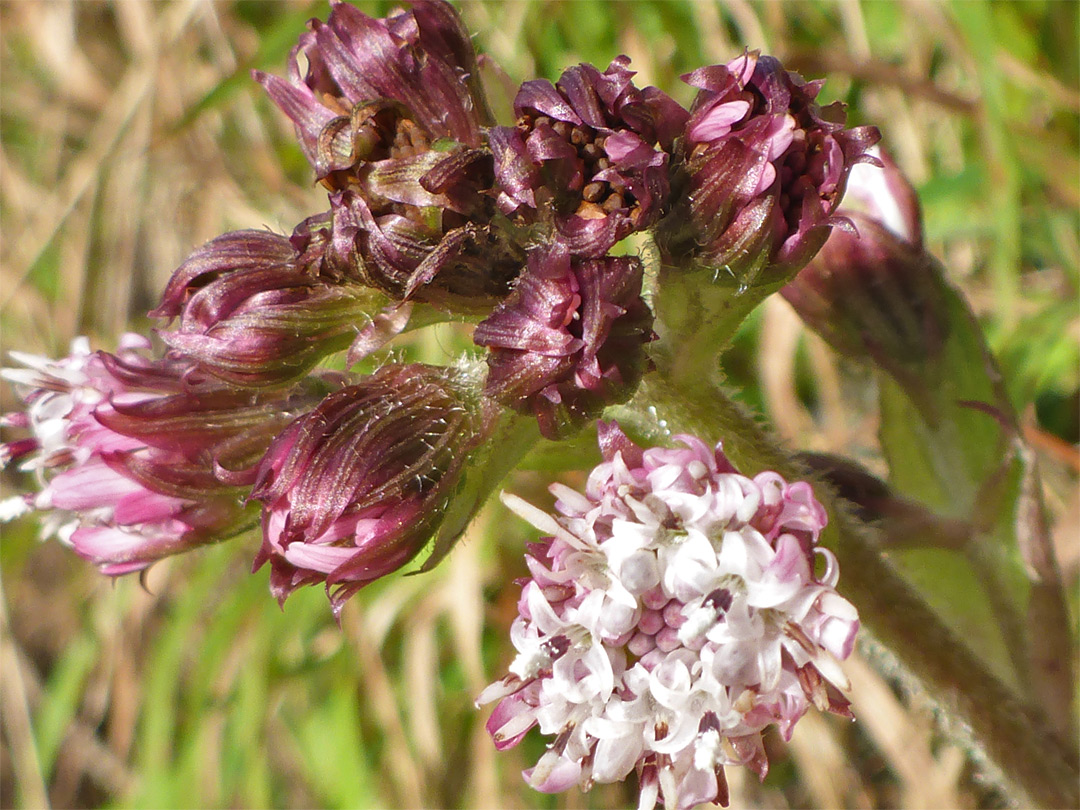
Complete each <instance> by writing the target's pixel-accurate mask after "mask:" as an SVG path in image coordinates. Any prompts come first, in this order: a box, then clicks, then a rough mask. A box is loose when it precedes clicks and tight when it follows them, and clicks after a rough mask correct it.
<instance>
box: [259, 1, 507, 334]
mask: <svg viewBox="0 0 1080 810" xmlns="http://www.w3.org/2000/svg"><path fill="white" fill-rule="evenodd" d="M300 56H303V57H304V58H305V59H306V61H307V69H306V73H305V74H304V75H303V76H301V74H300V67H299V62H298V58H299V57H300ZM256 78H257V79H258V81H260V82H261V83H262V84H263V86H264V87H265V88H266V89H267V91H268V92H269V93H270V96H271V97H272V98H273V99H274V101H275V102H276V103H277V104H278V105H279V106H280V107H281V108H282V109H283V110H284V111H285V113H286V114H287V115H288V116H289V117H290V118H292V119H293V121H294V122H295V123H296V128H297V133H298V135H299V136H300V140H301V144H302V146H303V148H304V150H305V153H306V154H307V156H308V159H309V160H310V161H311V163H312V165H313V166H314V167H315V170H316V174H317V176H318V178H319V180H320V181H321V182H322V183H323V185H325V186H326V187H327V188H328V189H329V190H330V191H331V192H332V194H331V198H330V199H331V205H332V209H333V215H334V227H333V234H334V236H333V253H334V255H335V257H336V261H337V263H339V264H340V265H341V266H343V267H346V268H348V269H349V272H350V273H351V274H352V275H354V276H356V277H358V278H360V279H361V280H362V281H363V282H364V283H365V284H367V285H369V286H371V287H374V288H375V289H378V290H380V291H382V292H383V293H385V294H387V295H389V296H390V297H391V298H393V299H395V300H397V301H405V300H416V301H420V302H424V303H430V304H433V305H435V306H437V307H439V308H441V309H444V310H450V311H453V312H465V313H485V314H486V313H487V312H488V311H490V309H491V307H492V306H493V305H494V304H495V303H496V302H497V301H498V300H500V299H501V298H502V297H504V296H505V295H506V293H507V291H508V285H509V283H510V282H511V281H512V280H513V274H514V273H515V272H516V270H517V269H518V268H519V267H520V266H521V262H522V261H523V258H524V256H523V254H522V252H521V251H520V250H519V249H517V248H516V247H515V246H514V245H512V244H511V242H510V240H509V239H508V238H506V237H505V236H503V235H502V234H501V233H499V232H498V231H496V230H495V229H494V228H493V227H492V225H491V218H492V215H493V214H494V213H495V202H494V196H493V194H492V192H491V188H492V184H493V182H494V169H493V166H492V157H491V153H490V151H489V150H487V149H486V148H484V146H485V143H484V135H483V131H482V127H486V126H487V125H489V124H491V123H492V121H491V117H490V113H489V112H488V109H487V103H486V101H485V99H484V96H483V93H482V91H481V89H480V83H479V76H478V73H477V66H476V56H475V54H474V52H473V48H472V43H471V40H470V39H469V36H468V33H467V31H466V30H465V28H464V26H463V24H462V22H461V20H460V19H459V18H458V16H457V12H455V11H454V9H453V7H452V6H450V5H449V4H448V3H445V2H441V0H426V1H425V2H419V3H416V4H415V5H414V6H413V7H412V8H411V9H410V10H408V11H404V12H400V13H397V14H394V15H392V16H390V17H387V18H386V19H381V20H379V19H373V18H371V17H368V16H367V15H365V14H363V13H361V12H360V11H358V10H357V9H355V8H353V7H352V6H349V5H347V4H345V3H338V4H335V5H334V7H333V10H332V11H331V14H330V18H329V20H328V21H327V22H326V23H322V22H319V21H318V20H313V21H312V22H311V31H309V32H308V33H307V34H305V35H303V36H302V37H301V39H300V43H299V44H298V45H297V47H296V49H295V50H294V51H293V54H292V57H291V59H290V65H289V81H285V80H283V79H279V78H277V77H274V76H268V75H265V74H262V73H256Z"/></svg>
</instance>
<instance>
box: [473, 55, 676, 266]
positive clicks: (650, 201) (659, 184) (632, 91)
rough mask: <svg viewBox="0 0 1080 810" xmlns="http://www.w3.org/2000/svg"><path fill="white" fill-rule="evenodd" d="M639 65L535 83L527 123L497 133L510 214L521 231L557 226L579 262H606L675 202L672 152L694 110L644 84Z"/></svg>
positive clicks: (575, 71) (574, 72) (521, 109)
mask: <svg viewBox="0 0 1080 810" xmlns="http://www.w3.org/2000/svg"><path fill="white" fill-rule="evenodd" d="M629 63H630V60H629V59H628V58H627V57H625V56H620V57H619V58H618V59H616V60H615V61H614V62H612V63H611V65H610V66H609V67H608V69H607V70H606V71H604V72H603V73H601V72H600V71H599V70H597V69H596V68H595V67H593V66H592V65H588V64H583V65H578V66H576V67H572V68H569V69H568V70H566V71H565V72H564V73H563V74H562V77H561V78H560V79H559V81H558V82H557V83H556V84H555V85H552V84H551V82H549V81H547V80H545V79H536V80H533V81H529V82H525V84H523V85H522V86H521V90H520V91H519V92H518V95H517V98H516V99H515V101H514V112H515V114H516V115H517V117H518V121H517V126H516V127H496V128H494V129H492V130H491V133H490V136H489V139H490V144H491V150H492V153H493V154H494V156H495V177H496V180H497V181H498V186H499V189H500V192H499V198H498V202H499V207H500V209H501V210H502V211H503V213H505V214H508V215H512V216H514V217H515V218H516V219H517V220H518V221H519V222H520V223H521V224H526V225H527V224H532V223H534V222H549V223H550V224H552V225H553V226H554V229H555V232H556V234H557V238H558V239H559V241H561V242H563V244H565V245H566V247H567V249H568V250H569V251H570V252H571V253H573V254H574V255H579V256H593V257H599V256H603V255H604V254H606V253H607V252H608V250H610V249H611V246H612V245H614V244H615V243H616V242H617V241H619V240H620V239H622V238H624V237H625V236H627V235H629V234H630V233H632V232H634V231H638V230H643V229H645V228H648V227H650V226H651V225H652V224H653V223H654V222H656V220H657V219H658V218H659V217H660V215H661V213H662V212H663V209H664V207H665V206H666V204H667V200H668V193H669V188H668V155H667V152H666V151H665V150H669V149H670V148H671V144H672V140H673V138H674V135H675V134H676V133H677V132H678V131H679V129H680V128H681V126H682V124H683V123H684V122H685V121H686V118H687V113H686V111H685V110H683V109H682V108H681V107H680V106H679V105H678V104H676V103H675V102H674V101H673V100H672V99H670V98H669V97H668V96H666V95H664V93H662V92H660V91H659V90H657V89H656V88H655V87H648V88H645V90H639V89H638V88H637V87H635V86H634V84H633V82H632V81H631V79H632V77H633V75H634V72H633V71H631V70H630V69H629V68H628V67H627V66H628V65H629Z"/></svg>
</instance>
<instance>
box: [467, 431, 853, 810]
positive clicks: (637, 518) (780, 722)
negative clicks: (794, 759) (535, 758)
mask: <svg viewBox="0 0 1080 810" xmlns="http://www.w3.org/2000/svg"><path fill="white" fill-rule="evenodd" d="M600 432H601V446H602V448H603V450H604V459H605V460H604V462H603V463H602V464H600V465H599V466H598V467H597V468H596V469H595V470H593V472H592V473H591V475H590V476H589V479H588V483H587V485H586V489H585V493H584V494H581V493H579V492H576V491H574V490H571V489H569V488H568V487H566V486H563V485H559V484H556V485H553V486H552V488H551V490H552V492H553V494H554V495H555V496H556V498H557V499H558V500H557V501H556V505H555V506H556V509H557V510H558V512H559V516H558V517H553V516H550V515H548V514H546V513H544V512H541V511H540V510H538V509H536V508H535V507H532V506H530V505H529V504H527V503H525V502H524V501H521V500H520V499H517V498H515V497H513V496H505V497H504V502H505V503H506V504H507V505H508V506H509V507H510V508H511V509H513V510H514V511H515V512H517V513H518V514H519V515H521V516H522V517H523V518H525V519H526V520H528V521H529V522H531V523H532V524H533V525H535V526H536V527H537V528H539V529H540V530H541V531H544V532H547V533H550V535H551V536H549V537H545V538H543V539H542V540H541V541H540V542H539V543H536V544H534V545H533V546H532V547H531V548H530V552H529V556H528V558H527V561H528V566H529V573H530V577H529V579H528V580H527V581H526V583H525V585H524V588H523V589H522V593H521V599H520V601H519V603H518V610H519V613H520V615H519V617H518V618H517V619H516V620H515V621H514V624H513V627H512V628H511V638H512V641H513V643H514V647H515V648H516V650H517V651H518V654H517V657H516V658H515V659H514V660H513V662H512V663H511V664H510V674H509V675H507V676H506V677H505V678H503V679H502V680H501V681H497V682H496V683H494V684H492V685H491V686H489V687H488V688H487V689H486V690H485V691H484V692H483V694H481V695H480V697H479V699H478V703H490V702H493V701H499V703H498V705H497V707H496V708H495V710H494V712H493V713H492V715H491V718H490V719H489V721H488V724H487V727H488V730H489V731H490V733H491V735H492V737H493V738H494V740H495V744H496V746H497V747H498V748H500V749H504V748H507V747H509V746H513V745H516V744H517V743H518V742H519V741H520V740H521V739H522V738H523V737H524V736H525V734H526V733H527V732H528V731H529V729H531V728H532V727H533V726H537V727H539V729H540V731H541V732H542V733H544V734H547V735H552V736H554V740H553V742H552V743H551V744H550V745H549V747H548V750H547V752H546V753H545V754H544V755H543V756H542V757H541V758H540V761H539V762H538V763H537V764H536V766H535V767H534V768H532V769H530V770H528V771H526V772H525V777H526V779H527V780H528V782H529V784H530V785H532V786H533V787H534V788H536V789H538V790H541V791H545V792H557V791H562V790H565V789H567V788H568V787H570V786H572V785H575V784H577V785H580V786H581V787H582V788H583V789H586V790H587V789H588V788H589V787H590V786H591V785H592V784H594V783H606V782H616V781H621V780H623V779H625V778H626V777H627V776H628V775H629V774H630V772H631V771H634V770H636V771H637V774H638V779H639V784H640V790H641V801H640V806H641V807H645V808H651V807H653V806H654V805H655V803H656V801H657V800H658V798H662V800H663V803H664V805H665V806H666V807H668V808H675V807H677V808H680V809H681V810H685V809H686V808H690V807H693V806H695V805H697V804H699V803H703V802H713V801H719V802H721V803H726V797H727V788H726V781H725V777H724V766H726V765H739V764H742V765H747V766H749V767H750V768H752V769H753V770H754V771H756V772H757V773H758V774H759V775H760V776H761V777H762V778H764V775H765V772H766V770H767V768H768V761H767V759H766V755H765V750H764V748H763V746H762V742H761V731H762V730H763V729H764V728H765V727H766V726H769V725H772V724H775V725H777V726H778V727H779V730H780V732H781V734H782V735H784V737H785V738H787V737H789V736H790V734H791V731H792V728H793V726H794V724H795V723H796V721H798V719H799V718H800V717H802V715H803V714H805V713H806V711H807V709H808V708H809V706H810V705H814V706H816V707H817V708H819V709H822V710H828V711H832V712H835V713H838V714H843V715H848V710H847V706H848V703H847V701H846V700H845V699H844V697H843V695H842V690H844V689H845V688H846V687H847V681H846V679H845V677H844V674H843V672H842V671H841V669H840V667H839V666H838V663H837V662H838V660H840V659H844V658H846V657H847V656H848V655H850V653H851V651H852V647H853V644H854V638H855V633H856V631H857V630H858V626H859V622H858V617H857V614H856V612H855V609H854V608H853V607H852V605H851V604H850V603H849V602H847V601H846V600H845V599H844V598H843V597H841V596H840V595H839V594H837V592H836V582H837V574H838V572H837V566H836V559H835V557H834V556H833V555H832V553H831V552H830V551H828V550H827V549H825V548H823V547H821V546H819V545H817V540H818V535H819V533H820V532H821V529H822V528H823V527H824V525H825V522H826V516H825V512H824V509H823V508H822V506H821V504H819V503H818V502H817V501H816V500H815V498H814V495H813V492H812V491H811V489H810V486H809V485H808V484H806V483H803V482H796V483H788V482H787V481H785V480H784V479H783V478H781V477H780V476H779V475H778V474H776V473H773V472H764V473H760V474H759V475H757V476H755V477H753V478H749V477H747V476H744V475H741V474H740V473H738V472H737V471H736V470H735V469H734V468H733V467H732V466H731V464H730V463H729V462H728V460H727V459H726V457H725V456H724V454H723V453H722V452H721V450H720V448H719V446H718V447H717V448H716V449H715V450H713V449H711V448H709V447H708V446H707V445H705V444H704V443H703V442H702V441H701V440H699V439H697V438H695V437H693V436H679V437H676V438H677V439H678V440H679V441H680V442H681V443H682V445H683V446H682V447H678V448H674V449H664V448H650V449H648V450H644V451H643V450H642V449H641V448H640V447H638V446H636V445H635V444H633V443H632V442H630V441H629V440H628V439H627V438H626V436H625V435H623V433H622V432H621V430H620V429H619V428H618V426H617V425H614V424H610V425H601V431H600ZM818 563H820V565H819V564H818ZM819 568H820V569H821V570H820V571H819V570H818V569H819Z"/></svg>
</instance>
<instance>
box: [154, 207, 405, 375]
mask: <svg viewBox="0 0 1080 810" xmlns="http://www.w3.org/2000/svg"><path fill="white" fill-rule="evenodd" d="M318 225H324V226H323V227H322V228H315V229H313V226H318ZM329 240H330V229H329V223H328V222H327V223H325V224H324V223H322V222H320V221H319V220H316V221H314V222H312V221H310V220H309V221H308V222H305V223H303V224H302V225H301V226H300V227H299V228H297V231H296V232H295V233H294V235H293V237H292V239H289V238H286V237H284V236H279V235H277V234H274V233H270V232H269V231H236V232H233V233H227V234H225V235H223V236H219V237H217V238H216V239H213V240H211V241H210V242H208V243H207V244H206V245H204V246H203V247H201V248H199V249H198V250H196V251H195V252H194V253H193V254H192V255H191V256H190V257H189V258H188V259H187V261H185V262H184V263H183V264H182V265H181V266H180V267H179V268H178V269H177V270H176V272H174V273H173V276H172V278H171V279H170V280H169V284H168V286H167V287H166V289H165V293H164V295H163V296H162V302H161V305H160V306H159V307H158V308H157V309H156V310H154V311H153V312H152V313H151V315H153V316H156V317H162V318H178V319H179V322H178V323H177V324H176V326H175V328H174V329H172V330H171V331H162V332H161V338H162V340H164V341H165V343H166V344H168V345H169V347H170V348H172V349H175V350H177V351H179V352H182V353H183V354H184V355H186V356H187V357H189V358H190V359H191V360H192V361H193V362H194V364H195V365H196V366H197V367H198V369H200V370H201V371H203V372H207V373H209V374H212V375H214V376H215V377H218V378H220V379H222V380H225V381H227V382H229V383H231V384H233V385H239V386H247V387H255V388H257V387H266V386H281V385H285V384H288V383H291V382H293V381H294V380H296V379H298V378H300V377H302V376H303V375H304V374H306V373H307V372H308V371H309V370H310V369H311V368H312V367H313V366H314V365H315V364H316V363H317V362H319V360H321V359H322V358H323V357H324V356H326V355H327V354H330V353H332V352H335V351H339V350H342V349H345V348H346V347H348V346H349V344H350V343H352V342H353V340H354V339H356V337H357V334H358V332H360V331H361V329H362V328H363V327H365V326H367V325H368V323H369V322H370V320H371V316H370V315H369V313H370V312H371V311H372V310H377V309H378V307H379V306H381V305H384V304H386V303H387V301H386V300H385V299H383V297H382V296H380V295H379V294H378V293H376V292H375V291H373V290H371V289H370V288H368V287H366V286H363V285H362V284H359V283H356V282H350V281H349V280H347V279H344V271H343V269H342V268H341V267H339V266H337V265H335V264H334V263H333V261H331V259H332V256H330V255H328V250H327V249H328V245H329Z"/></svg>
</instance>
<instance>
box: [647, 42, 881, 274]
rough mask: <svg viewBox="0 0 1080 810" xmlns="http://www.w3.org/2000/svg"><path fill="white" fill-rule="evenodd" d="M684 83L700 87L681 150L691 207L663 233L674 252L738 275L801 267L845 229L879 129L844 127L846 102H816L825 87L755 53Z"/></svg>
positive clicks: (676, 216)
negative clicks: (845, 204) (834, 229)
mask: <svg viewBox="0 0 1080 810" xmlns="http://www.w3.org/2000/svg"><path fill="white" fill-rule="evenodd" d="M683 81H685V82H687V83H688V84H690V85H691V86H693V87H697V88H700V90H699V92H698V94H697V97H696V98H695V99H694V103H693V105H692V107H691V115H690V119H689V121H688V122H687V124H686V128H685V130H684V132H683V136H682V140H681V142H680V147H679V158H680V160H681V163H682V167H683V170H684V171H685V172H686V173H687V175H688V177H687V184H688V188H687V195H686V199H687V200H688V205H687V209H688V210H684V211H677V212H675V214H674V215H673V217H672V218H671V219H670V221H668V222H667V223H665V226H664V227H663V230H664V236H663V238H662V242H663V243H664V244H665V246H666V248H667V250H668V252H669V253H670V254H677V255H676V256H675V258H678V256H681V255H685V254H686V253H688V252H689V253H692V254H694V255H696V256H697V257H698V258H699V259H700V260H701V261H704V262H707V263H708V264H710V265H711V266H713V267H719V266H727V267H729V268H730V269H731V270H732V271H733V272H734V273H735V274H736V276H740V275H744V274H746V273H756V272H757V271H759V270H760V269H761V268H763V267H766V266H773V267H779V268H781V269H785V270H794V269H796V268H798V267H801V266H802V265H804V264H805V263H806V262H807V261H808V260H809V259H810V257H811V256H813V255H814V253H815V252H817V250H818V249H819V248H820V247H821V245H822V244H823V243H824V241H825V239H826V237H827V236H828V233H829V230H830V227H831V226H833V225H837V224H843V220H841V219H839V218H837V217H836V216H834V214H835V211H836V207H837V205H839V203H840V198H841V197H842V196H843V193H844V186H845V184H846V182H847V175H848V172H849V171H850V170H851V167H852V166H853V165H855V164H856V163H859V162H861V161H863V160H867V158H866V155H865V152H866V149H867V148H868V147H869V146H871V145H872V144H873V143H875V142H876V141H877V140H878V138H879V137H880V136H879V134H878V131H877V129H876V128H875V127H859V128H856V129H845V128H844V112H843V107H842V106H841V105H840V104H839V103H837V104H833V105H830V106H828V107H826V108H821V107H819V106H818V105H817V103H816V102H815V101H814V99H815V98H816V97H817V94H818V92H819V91H820V89H821V85H822V82H820V81H816V82H805V81H803V79H802V78H801V77H799V76H798V75H797V74H795V73H791V72H790V71H787V70H784V68H783V66H782V65H781V64H780V62H779V61H777V60H776V59H774V58H773V57H771V56H760V55H759V54H758V53H757V52H749V53H746V54H744V55H743V56H740V57H739V58H737V59H735V60H733V61H731V62H729V63H728V64H727V65H726V66H724V65H714V66H711V67H705V68H700V69H698V70H695V71H694V72H692V73H689V74H687V75H686V76H684V77H683ZM676 263H678V262H676Z"/></svg>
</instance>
